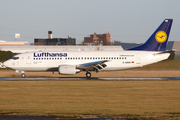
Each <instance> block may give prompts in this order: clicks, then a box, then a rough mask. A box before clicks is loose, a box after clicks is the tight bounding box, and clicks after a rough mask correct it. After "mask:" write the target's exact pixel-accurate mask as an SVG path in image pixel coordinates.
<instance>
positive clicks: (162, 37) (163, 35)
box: [155, 31, 167, 43]
mask: <svg viewBox="0 0 180 120" xmlns="http://www.w3.org/2000/svg"><path fill="white" fill-rule="evenodd" d="M155 39H156V41H157V42H159V43H163V42H165V41H166V40H167V34H166V33H165V32H164V31H158V32H157V33H156V35H155Z"/></svg>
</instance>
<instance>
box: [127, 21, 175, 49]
mask: <svg viewBox="0 0 180 120" xmlns="http://www.w3.org/2000/svg"><path fill="white" fill-rule="evenodd" d="M172 22H173V19H165V20H164V21H163V22H162V24H161V25H160V26H159V27H158V28H157V29H156V31H155V32H154V33H153V34H152V35H151V37H150V38H149V39H148V40H147V41H146V42H145V43H144V44H143V45H141V46H138V47H135V48H131V49H128V50H143V51H166V45H167V41H168V38H169V33H170V30H171V25H172Z"/></svg>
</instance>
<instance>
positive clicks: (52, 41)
mask: <svg viewBox="0 0 180 120" xmlns="http://www.w3.org/2000/svg"><path fill="white" fill-rule="evenodd" d="M34 45H76V39H75V38H73V37H70V36H68V38H52V31H48V39H39V38H36V39H34Z"/></svg>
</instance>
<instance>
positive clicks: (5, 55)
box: [0, 50, 14, 62]
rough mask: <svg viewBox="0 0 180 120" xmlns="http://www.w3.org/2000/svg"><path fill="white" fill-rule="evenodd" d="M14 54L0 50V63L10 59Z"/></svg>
mask: <svg viewBox="0 0 180 120" xmlns="http://www.w3.org/2000/svg"><path fill="white" fill-rule="evenodd" d="M13 56H14V54H13V53H12V52H11V51H1V50H0V62H4V61H6V60H8V59H10V58H12V57H13Z"/></svg>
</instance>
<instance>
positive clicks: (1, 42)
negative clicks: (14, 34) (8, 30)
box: [0, 40, 28, 46]
mask: <svg viewBox="0 0 180 120" xmlns="http://www.w3.org/2000/svg"><path fill="white" fill-rule="evenodd" d="M25 43H28V42H6V41H4V40H0V46H24V45H25Z"/></svg>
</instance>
